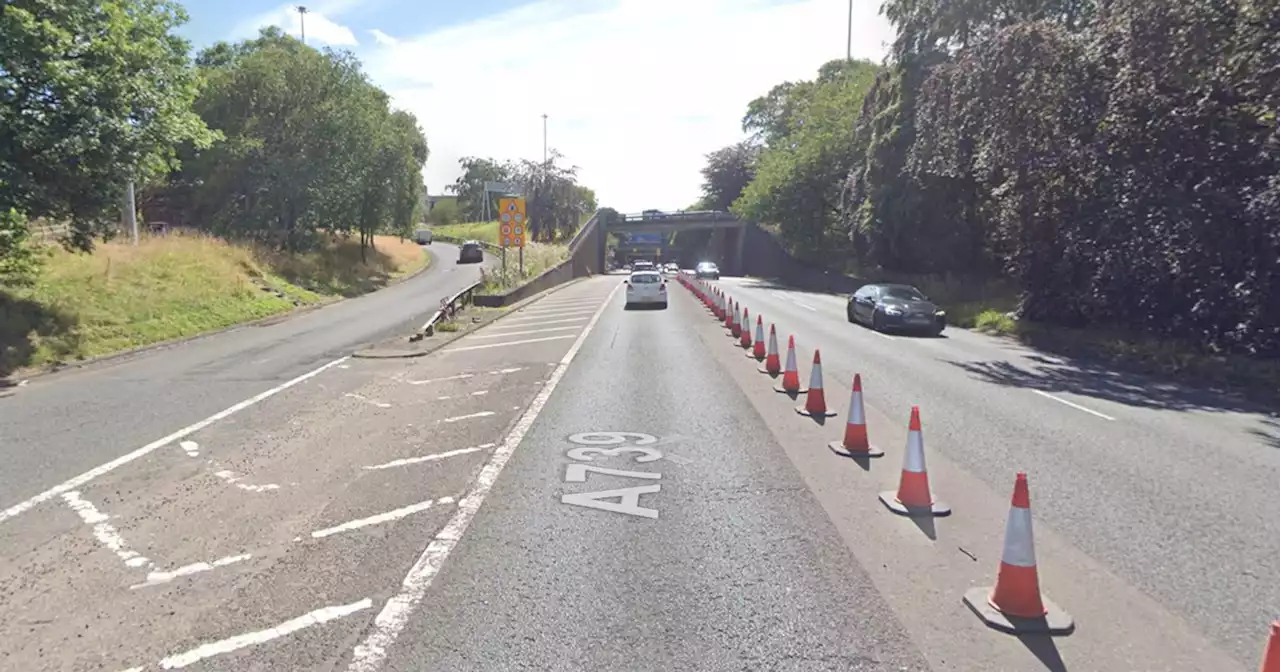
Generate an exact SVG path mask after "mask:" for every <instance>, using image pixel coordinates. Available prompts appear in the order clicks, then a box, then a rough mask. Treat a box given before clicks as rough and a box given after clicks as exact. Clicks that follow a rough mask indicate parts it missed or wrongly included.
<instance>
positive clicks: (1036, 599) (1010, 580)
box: [964, 473, 1075, 635]
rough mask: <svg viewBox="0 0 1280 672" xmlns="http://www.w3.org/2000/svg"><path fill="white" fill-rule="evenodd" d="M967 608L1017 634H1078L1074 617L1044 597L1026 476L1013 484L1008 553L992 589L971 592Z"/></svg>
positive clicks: (1007, 528)
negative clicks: (1038, 568)
mask: <svg viewBox="0 0 1280 672" xmlns="http://www.w3.org/2000/svg"><path fill="white" fill-rule="evenodd" d="M964 603H965V604H966V605H968V606H969V608H970V609H972V610H973V613H975V614H977V615H978V618H980V619H982V621H983V622H984V623H986V624H987V625H988V626H990V627H992V628H995V629H996V630H1003V631H1004V632H1010V633H1013V634H1018V635H1023V634H1041V635H1046V634H1047V635H1065V634H1068V633H1070V632H1071V631H1072V630H1073V629H1075V623H1074V622H1073V621H1072V619H1071V615H1070V614H1068V613H1066V612H1065V611H1063V610H1062V609H1059V608H1058V606H1057V605H1055V604H1054V603H1052V602H1050V601H1049V600H1047V599H1045V598H1044V597H1043V596H1042V595H1040V578H1039V575H1038V574H1037V572H1036V545H1035V539H1034V537H1033V535H1032V533H1031V495H1030V493H1029V492H1028V488H1027V475H1026V474H1024V473H1019V474H1018V476H1017V478H1016V479H1015V480H1014V482H1013V503H1012V505H1011V506H1010V507H1009V520H1008V522H1007V523H1005V527H1004V552H1003V553H1002V554H1001V555H1000V569H999V570H998V571H997V573H996V585H995V587H993V588H972V589H970V590H968V591H966V592H965V594H964Z"/></svg>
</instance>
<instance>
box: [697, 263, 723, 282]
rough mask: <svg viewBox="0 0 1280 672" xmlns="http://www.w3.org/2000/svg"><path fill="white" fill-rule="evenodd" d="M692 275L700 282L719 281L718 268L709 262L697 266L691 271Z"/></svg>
mask: <svg viewBox="0 0 1280 672" xmlns="http://www.w3.org/2000/svg"><path fill="white" fill-rule="evenodd" d="M693 273H694V275H696V276H698V279H699V280H702V279H707V280H719V279H720V267H719V266H716V265H715V264H713V263H711V262H709V261H704V262H702V263H701V264H698V266H697V267H696V268H694V269H693Z"/></svg>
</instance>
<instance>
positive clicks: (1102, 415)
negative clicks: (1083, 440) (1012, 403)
mask: <svg viewBox="0 0 1280 672" xmlns="http://www.w3.org/2000/svg"><path fill="white" fill-rule="evenodd" d="M1031 391H1032V392H1035V393H1036V394H1038V395H1040V396H1042V397H1048V398H1049V399H1052V400H1054V401H1056V402H1058V403H1060V404H1066V405H1068V406H1070V407H1071V408H1074V409H1076V410H1077V411H1084V412H1085V413H1089V414H1091V415H1096V416H1098V417H1099V418H1102V419H1103V420H1115V418H1113V417H1111V416H1109V415H1107V414H1106V413H1099V412H1097V411H1095V410H1093V409H1092V408H1085V407H1084V406H1081V405H1080V404H1076V403H1072V402H1070V401H1067V400H1066V399H1063V398H1062V397H1055V396H1054V395H1052V394H1049V393H1048V392H1041V391H1040V390H1031Z"/></svg>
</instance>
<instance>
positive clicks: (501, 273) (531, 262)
mask: <svg viewBox="0 0 1280 672" xmlns="http://www.w3.org/2000/svg"><path fill="white" fill-rule="evenodd" d="M568 258H569V247H568V246H567V245H555V244H547V243H529V244H528V245H526V246H525V248H524V272H523V273H521V272H520V251H519V250H514V249H513V250H507V263H506V268H505V269H504V268H503V264H502V263H501V262H499V263H496V264H494V265H493V266H492V267H490V268H486V269H484V270H483V271H481V278H482V281H483V282H484V285H483V287H482V291H483V292H484V293H486V294H501V293H503V292H506V291H509V290H512V289H515V288H516V287H519V286H520V285H523V284H524V283H526V282H528V281H530V280H532V279H534V278H536V277H538V276H539V275H542V274H543V273H544V272H546V271H547V269H550V268H554V267H555V266H558V265H559V264H560V263H561V262H563V261H564V260H565V259H568Z"/></svg>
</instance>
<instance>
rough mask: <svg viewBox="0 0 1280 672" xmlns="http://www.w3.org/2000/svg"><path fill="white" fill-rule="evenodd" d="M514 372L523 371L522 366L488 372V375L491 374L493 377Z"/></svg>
mask: <svg viewBox="0 0 1280 672" xmlns="http://www.w3.org/2000/svg"><path fill="white" fill-rule="evenodd" d="M516 371H524V367H523V366H517V367H514V368H510V369H498V370H497V371H490V372H489V373H491V374H493V375H501V374H504V373H515V372H516Z"/></svg>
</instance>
